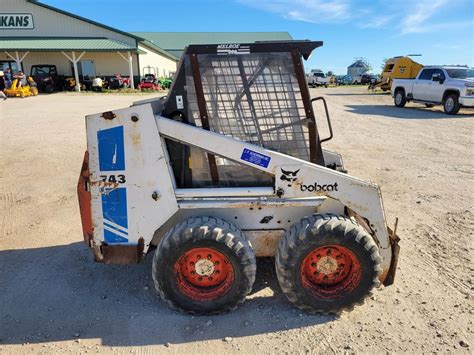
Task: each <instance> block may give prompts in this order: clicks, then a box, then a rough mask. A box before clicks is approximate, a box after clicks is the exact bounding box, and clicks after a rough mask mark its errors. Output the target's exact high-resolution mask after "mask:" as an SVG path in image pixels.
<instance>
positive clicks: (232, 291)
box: [152, 217, 257, 315]
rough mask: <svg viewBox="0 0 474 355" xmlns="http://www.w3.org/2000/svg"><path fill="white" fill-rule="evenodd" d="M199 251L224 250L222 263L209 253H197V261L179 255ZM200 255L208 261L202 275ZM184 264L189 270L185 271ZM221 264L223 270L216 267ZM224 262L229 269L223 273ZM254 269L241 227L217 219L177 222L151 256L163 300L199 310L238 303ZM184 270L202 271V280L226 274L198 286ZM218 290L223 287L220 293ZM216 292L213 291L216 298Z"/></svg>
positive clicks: (178, 307) (222, 309) (249, 285)
mask: <svg viewBox="0 0 474 355" xmlns="http://www.w3.org/2000/svg"><path fill="white" fill-rule="evenodd" d="M198 248H199V249H198ZM204 248H205V249H204ZM200 250H201V251H202V250H212V251H213V252H212V254H213V255H214V254H217V255H223V256H224V257H225V260H224V261H225V262H221V263H220V264H217V263H215V262H214V261H213V259H212V257H211V254H209V255H208V256H207V257H206V258H203V257H200V258H198V259H197V260H198V261H196V262H195V263H193V262H192V261H189V260H190V259H183V258H185V257H187V255H190V253H193V251H197V252H199V251H200ZM206 254H207V252H206ZM198 256H199V255H198ZM201 258H202V260H203V263H204V262H206V263H208V264H209V265H207V266H205V268H206V269H205V270H206V271H207V272H208V274H206V275H204V274H203V273H202V270H203V269H198V263H199V262H201ZM208 260H209V261H208ZM188 261H189V263H188ZM211 261H212V262H211ZM191 265H193V266H191ZM219 265H220V266H219ZM188 266H189V269H190V270H191V269H192V271H188ZM183 267H184V268H185V270H186V271H184V269H183ZM214 267H215V268H214ZM219 267H220V268H221V270H222V271H219ZM225 267H227V270H232V272H229V273H227V272H226V271H225V270H224V268H225ZM211 268H212V269H211ZM256 269H257V265H256V260H255V254H254V252H253V249H252V246H251V245H250V243H249V241H248V240H247V238H246V237H245V235H244V234H243V233H242V231H240V230H239V229H238V228H236V227H235V226H233V225H232V224H230V223H227V222H226V221H223V220H221V219H219V218H215V217H191V218H189V219H186V220H184V221H183V222H181V223H179V224H177V225H176V226H175V227H174V228H172V229H171V230H170V231H168V233H166V235H165V236H164V237H163V239H162V240H161V241H160V243H159V245H158V247H157V249H156V251H155V255H154V257H153V269H152V274H153V280H154V283H155V287H156V289H157V291H158V293H159V295H160V297H161V299H163V300H164V301H165V302H166V303H167V304H168V305H169V306H170V307H172V308H173V309H176V310H179V311H182V312H186V313H191V314H198V315H201V314H218V313H221V312H226V311H230V310H233V309H235V308H237V306H238V305H239V304H241V303H242V302H244V300H245V298H246V296H247V295H248V294H249V293H250V292H251V290H252V286H253V283H254V282H255V274H256ZM183 271H184V272H186V273H194V275H195V276H191V277H194V278H195V279H196V278H198V277H199V275H202V277H199V278H200V279H203V278H204V279H209V280H211V279H212V278H213V277H214V280H217V279H219V278H222V277H223V276H222V275H223V274H226V275H227V276H226V278H225V279H224V280H223V281H222V283H220V284H219V285H216V286H213V287H197V286H195V285H194V284H192V282H193V280H191V281H188V280H186V276H183V275H184V273H183ZM216 273H217V274H216ZM229 275H232V276H229ZM187 277H188V278H189V277H190V276H189V275H188V276H187ZM229 277H231V278H229ZM194 282H197V281H196V280H194ZM199 282H206V280H204V281H202V280H200V281H199ZM224 286H225V287H224ZM222 287H224V288H222ZM222 290H225V291H223V292H221V291H222ZM201 291H202V293H200V292H201ZM196 292H197V294H198V297H196ZM216 293H217V296H216V297H214V296H213V295H214V294H216ZM190 294H191V296H190ZM191 297H193V298H191ZM212 297H214V298H212ZM211 298H212V299H211Z"/></svg>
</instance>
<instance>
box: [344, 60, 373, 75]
mask: <svg viewBox="0 0 474 355" xmlns="http://www.w3.org/2000/svg"><path fill="white" fill-rule="evenodd" d="M369 70H370V66H369V65H368V64H367V63H366V62H365V61H364V60H363V59H357V60H356V61H355V62H354V63H352V64H351V65H349V66H348V67H347V75H350V76H352V78H357V77H358V76H361V75H362V74H364V73H367V72H368V71H369Z"/></svg>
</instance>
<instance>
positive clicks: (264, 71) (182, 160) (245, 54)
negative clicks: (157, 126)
mask: <svg viewBox="0 0 474 355" xmlns="http://www.w3.org/2000/svg"><path fill="white" fill-rule="evenodd" d="M320 46H322V42H312V41H285V42H280V41H277V42H255V43H248V44H220V45H219V44H213V45H190V46H188V47H187V48H186V49H185V50H184V53H183V55H182V57H181V60H180V63H179V65H178V70H177V73H176V76H175V81H174V83H173V85H172V87H171V89H170V94H169V96H168V97H167V100H166V101H165V102H164V110H163V112H162V113H161V115H162V116H164V117H168V118H172V119H176V120H179V121H181V122H185V123H188V124H191V125H194V126H198V127H202V128H203V129H206V130H210V131H213V132H217V133H219V134H222V135H226V136H229V137H232V138H234V139H239V140H242V141H245V142H249V143H252V144H256V145H259V146H261V147H264V148H266V149H271V150H274V151H277V152H281V153H285V154H288V155H291V156H293V157H297V158H300V159H303V160H306V161H311V162H313V163H317V164H320V165H324V159H323V155H322V150H321V142H320V139H319V135H318V131H317V128H316V124H315V117H314V112H313V108H312V103H311V102H310V95H309V89H308V86H307V83H306V79H305V74H304V68H303V63H302V60H301V57H303V58H304V59H308V57H309V56H310V54H311V52H312V51H313V50H314V49H315V48H317V47H320ZM167 146H168V152H169V154H170V160H171V164H172V167H173V171H174V175H175V180H176V183H177V186H178V187H185V188H190V187H208V186H223V187H224V186H225V187H237V186H256V185H258V186H273V177H272V176H271V175H269V174H266V173H264V172H261V171H259V170H257V169H253V168H251V167H248V166H244V165H242V164H238V163H236V162H233V161H230V160H228V159H225V158H222V157H219V156H216V155H212V154H208V153H206V152H204V151H203V150H201V149H199V148H195V147H189V146H185V145H183V144H180V143H177V142H173V141H167Z"/></svg>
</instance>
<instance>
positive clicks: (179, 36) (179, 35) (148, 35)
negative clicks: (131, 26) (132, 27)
mask: <svg viewBox="0 0 474 355" xmlns="http://www.w3.org/2000/svg"><path fill="white" fill-rule="evenodd" d="M132 34H134V35H136V36H139V37H142V38H145V39H147V40H148V41H150V42H151V43H153V44H155V45H157V46H159V47H161V48H163V49H164V50H165V51H166V52H168V53H171V54H172V55H174V56H176V57H178V58H179V57H180V56H181V53H182V52H183V49H184V47H186V46H187V45H190V44H218V43H251V42H255V41H281V40H292V39H293V38H292V37H291V35H290V34H289V33H288V32H132Z"/></svg>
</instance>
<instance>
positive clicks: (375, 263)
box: [78, 41, 399, 314]
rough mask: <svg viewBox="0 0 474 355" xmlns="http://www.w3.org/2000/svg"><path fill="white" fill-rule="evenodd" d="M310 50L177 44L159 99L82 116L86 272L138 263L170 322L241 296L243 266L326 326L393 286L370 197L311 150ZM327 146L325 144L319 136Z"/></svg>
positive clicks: (389, 234) (314, 146)
mask: <svg viewBox="0 0 474 355" xmlns="http://www.w3.org/2000/svg"><path fill="white" fill-rule="evenodd" d="M321 45H322V42H312V41H285V42H256V43H247V44H219V45H215V44H214V45H190V46H188V47H187V48H186V49H185V51H184V54H183V56H182V58H181V60H180V63H179V65H178V70H177V73H176V76H175V80H174V83H173V85H172V87H171V88H170V91H169V95H168V96H167V97H165V98H160V99H154V100H149V101H142V102H138V103H136V104H134V105H133V106H131V107H129V108H125V109H119V110H113V111H108V112H103V113H100V114H95V115H90V116H87V117H86V127H87V152H86V154H85V157H84V163H83V166H82V171H81V175H80V180H79V184H78V194H79V202H80V210H81V216H82V226H83V230H84V239H85V242H86V244H87V245H88V246H89V247H90V248H91V249H92V250H93V253H94V257H95V260H96V261H97V262H102V263H106V264H130V263H138V262H140V261H141V260H143V258H144V257H145V256H146V255H147V254H148V253H150V252H151V251H153V250H154V256H153V267H152V274H153V279H154V283H155V286H156V289H157V291H158V293H159V295H160V297H161V298H162V299H163V300H164V301H165V302H167V303H168V304H169V305H170V306H171V307H173V308H174V309H178V310H181V311H185V312H188V313H192V314H213V313H219V312H222V311H227V310H231V309H234V308H236V307H237V306H238V305H239V304H240V303H242V302H243V301H244V300H245V298H246V296H247V295H248V294H249V293H250V292H251V290H252V285H253V283H254V281H255V274H256V257H263V256H265V257H269V256H272V257H273V256H274V257H275V267H276V274H277V277H278V282H279V284H280V286H281V289H282V291H283V292H284V294H285V295H286V296H287V298H288V299H289V300H290V301H291V302H292V303H294V304H295V305H296V306H297V307H299V308H300V309H302V310H305V311H308V312H310V313H339V312H341V311H343V310H350V309H352V307H353V306H354V305H356V304H359V303H362V301H363V300H364V298H366V297H367V296H368V295H369V294H370V292H371V290H372V289H373V288H374V287H377V286H379V285H380V284H384V285H390V284H392V283H393V281H394V277H395V270H396V265H397V258H398V250H399V248H398V237H397V234H396V228H394V229H395V230H394V231H392V230H391V229H389V228H388V227H387V224H386V221H385V215H384V209H383V205H382V197H381V192H380V189H379V187H378V186H377V185H375V184H373V183H371V182H367V181H364V180H361V179H358V178H356V177H353V176H350V175H348V174H347V173H346V171H345V170H344V166H343V163H342V159H341V157H340V155H338V154H337V153H334V152H330V151H327V150H324V149H322V148H321V143H322V142H324V141H326V140H328V139H330V138H326V139H321V138H320V137H319V134H318V130H317V126H316V120H315V115H314V111H313V107H312V105H313V103H314V101H316V100H319V102H320V103H321V104H324V107H325V108H326V116H327V117H326V119H327V121H328V123H329V128H330V127H331V125H330V122H329V115H328V114H327V107H326V103H325V101H324V99H322V98H314V99H311V98H310V93H309V90H308V86H307V83H306V79H305V75H304V68H303V64H302V58H304V59H307V58H308V57H309V56H310V54H311V52H312V51H313V50H314V49H315V48H317V47H319V46H321ZM330 131H331V136H332V129H330Z"/></svg>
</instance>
